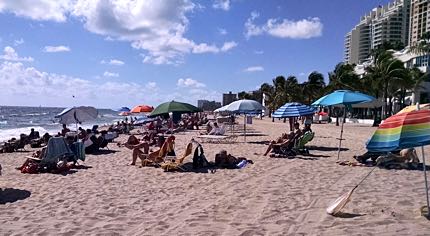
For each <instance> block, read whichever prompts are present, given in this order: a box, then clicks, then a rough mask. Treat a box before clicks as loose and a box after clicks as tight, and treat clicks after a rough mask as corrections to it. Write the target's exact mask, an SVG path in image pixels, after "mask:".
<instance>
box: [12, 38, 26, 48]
mask: <svg viewBox="0 0 430 236" xmlns="http://www.w3.org/2000/svg"><path fill="white" fill-rule="evenodd" d="M23 43H24V39H22V38H20V39H15V40H14V41H13V45H14V46H15V47H16V46H19V45H21V44H23Z"/></svg>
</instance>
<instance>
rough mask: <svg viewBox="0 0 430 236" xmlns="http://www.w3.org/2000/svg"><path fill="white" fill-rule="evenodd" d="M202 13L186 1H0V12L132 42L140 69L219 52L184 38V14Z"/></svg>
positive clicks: (186, 25)
mask: <svg viewBox="0 0 430 236" xmlns="http://www.w3.org/2000/svg"><path fill="white" fill-rule="evenodd" d="M201 8H202V6H201V5H199V4H194V3H193V2H191V1H190V0H146V1H120V0H92V1H88V0H58V1H48V0H34V1H32V2H31V4H30V3H28V2H27V1H25V0H3V1H0V12H12V13H14V14H15V15H17V16H22V17H27V18H31V19H34V20H51V21H57V22H63V21H66V20H67V17H75V18H78V19H79V20H80V21H81V22H82V23H83V24H84V27H85V28H86V29H87V30H88V31H90V32H92V33H95V34H99V35H102V36H104V37H105V39H106V40H119V41H128V42H131V45H132V47H133V48H136V49H140V50H143V51H144V53H143V54H144V59H143V62H144V63H153V64H179V63H183V61H184V57H185V55H187V54H190V53H217V52H224V51H223V50H221V49H220V48H219V47H217V46H215V45H213V44H211V43H205V42H202V43H197V42H194V41H193V40H191V39H188V38H186V37H185V36H184V35H185V33H186V31H187V29H188V28H189V20H188V18H187V14H189V13H192V12H193V11H198V10H200V9H201Z"/></svg>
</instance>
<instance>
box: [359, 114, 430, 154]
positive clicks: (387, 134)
mask: <svg viewBox="0 0 430 236" xmlns="http://www.w3.org/2000/svg"><path fill="white" fill-rule="evenodd" d="M429 144H430V110H419V111H411V112H405V113H398V114H396V115H393V116H391V117H389V118H387V119H386V120H385V121H384V122H383V123H382V124H380V125H379V128H378V129H377V130H376V131H375V133H374V134H373V136H372V138H371V139H370V140H369V141H368V143H367V145H366V148H367V150H369V151H370V152H391V151H395V150H400V149H404V148H413V147H419V146H425V145H429Z"/></svg>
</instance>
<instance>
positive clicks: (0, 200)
mask: <svg viewBox="0 0 430 236" xmlns="http://www.w3.org/2000/svg"><path fill="white" fill-rule="evenodd" d="M30 195H31V192H30V191H27V190H21V189H15V188H5V189H0V204H1V205H4V204H6V203H13V202H16V201H19V200H24V199H26V198H28V197H30Z"/></svg>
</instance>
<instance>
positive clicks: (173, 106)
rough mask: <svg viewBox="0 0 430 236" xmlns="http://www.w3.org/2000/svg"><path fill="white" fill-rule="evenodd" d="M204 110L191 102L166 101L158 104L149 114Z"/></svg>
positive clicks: (152, 115) (158, 114)
mask: <svg viewBox="0 0 430 236" xmlns="http://www.w3.org/2000/svg"><path fill="white" fill-rule="evenodd" d="M201 111H202V110H201V109H200V108H197V107H195V106H193V105H191V104H188V103H183V102H176V101H171V102H165V103H162V104H160V105H158V106H157V107H156V108H155V109H154V110H153V111H152V112H151V114H149V116H151V117H154V116H160V115H165V114H169V113H170V112H173V113H179V114H182V113H193V112H201Z"/></svg>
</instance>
